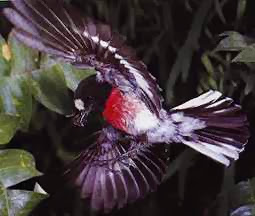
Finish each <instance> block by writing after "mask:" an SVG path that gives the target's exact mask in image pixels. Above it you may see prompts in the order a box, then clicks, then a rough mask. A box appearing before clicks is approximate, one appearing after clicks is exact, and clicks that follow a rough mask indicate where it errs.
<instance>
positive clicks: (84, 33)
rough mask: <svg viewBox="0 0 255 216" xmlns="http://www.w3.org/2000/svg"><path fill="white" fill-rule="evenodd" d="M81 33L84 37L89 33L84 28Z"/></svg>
mask: <svg viewBox="0 0 255 216" xmlns="http://www.w3.org/2000/svg"><path fill="white" fill-rule="evenodd" d="M82 35H83V36H84V37H86V38H88V37H89V33H88V32H87V31H86V30H85V31H84V32H83V33H82Z"/></svg>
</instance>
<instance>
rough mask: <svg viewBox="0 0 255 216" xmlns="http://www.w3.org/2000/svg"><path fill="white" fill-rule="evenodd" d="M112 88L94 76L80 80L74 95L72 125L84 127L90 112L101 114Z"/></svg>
mask: <svg viewBox="0 0 255 216" xmlns="http://www.w3.org/2000/svg"><path fill="white" fill-rule="evenodd" d="M111 90H112V87H111V86H110V85H109V84H107V83H103V82H99V81H98V80H97V78H96V75H93V76H90V77H88V78H86V79H84V80H82V81H81V82H80V83H79V85H78V87H77V89H76V90H75V93H74V107H75V108H74V109H75V110H74V113H73V116H74V117H73V123H74V124H75V125H78V126H84V125H85V124H86V122H87V118H88V116H89V114H90V113H91V112H98V113H102V111H103V109H104V105H105V102H106V100H107V98H108V96H109V95H110V93H111Z"/></svg>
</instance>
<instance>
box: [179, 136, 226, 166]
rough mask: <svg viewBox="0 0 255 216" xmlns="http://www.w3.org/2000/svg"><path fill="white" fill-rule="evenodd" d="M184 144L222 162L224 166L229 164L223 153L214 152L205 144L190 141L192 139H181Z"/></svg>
mask: <svg viewBox="0 0 255 216" xmlns="http://www.w3.org/2000/svg"><path fill="white" fill-rule="evenodd" d="M182 142H183V143H184V144H185V145H187V146H189V147H191V148H193V149H195V150H196V151H198V152H200V153H202V154H204V155H206V156H208V157H210V158H212V159H214V160H216V161H218V162H220V163H222V164H224V165H225V166H229V164H230V161H229V159H227V158H226V157H225V156H224V155H223V154H221V153H217V152H214V151H213V150H211V149H209V148H207V146H205V145H202V144H201V143H200V142H195V141H194V142H192V141H187V140H183V141H182Z"/></svg>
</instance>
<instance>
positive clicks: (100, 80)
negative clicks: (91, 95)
mask: <svg viewBox="0 0 255 216" xmlns="http://www.w3.org/2000/svg"><path fill="white" fill-rule="evenodd" d="M96 80H97V81H98V82H103V81H104V77H103V75H102V74H101V73H100V72H97V75H96Z"/></svg>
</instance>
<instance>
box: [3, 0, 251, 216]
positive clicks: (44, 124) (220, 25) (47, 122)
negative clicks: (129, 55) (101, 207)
mask: <svg viewBox="0 0 255 216" xmlns="http://www.w3.org/2000/svg"><path fill="white" fill-rule="evenodd" d="M69 2H71V4H73V5H75V6H77V7H79V8H80V9H81V10H83V11H84V13H85V14H87V15H89V16H91V17H94V18H96V19H99V20H101V21H105V22H107V23H109V24H111V25H112V26H113V28H114V29H115V30H117V31H119V32H120V33H122V34H123V35H125V36H126V37H127V41H128V44H129V45H131V46H132V47H134V48H135V49H136V50H137V53H138V56H140V57H141V59H143V60H144V61H145V63H146V64H147V65H148V68H149V70H150V72H151V73H152V74H153V75H154V76H155V77H156V78H157V80H158V83H159V84H160V86H161V87H162V88H163V90H164V91H163V94H164V97H166V98H167V102H166V103H165V105H166V106H174V105H177V104H179V103H181V102H184V101H185V100H188V99H190V98H193V97H195V96H197V95H198V94H199V93H201V92H203V91H206V90H208V89H210V88H214V89H219V90H220V91H222V92H223V93H224V94H225V95H228V96H231V97H233V98H234V100H235V101H236V102H237V103H240V104H242V106H243V109H244V111H245V112H246V113H247V115H248V119H249V122H250V130H251V134H253V131H254V123H255V120H254V110H255V104H254V101H255V100H254V87H253V86H255V85H254V84H253V82H252V81H251V82H250V86H249V89H248V90H247V80H255V79H253V78H254V75H253V73H254V71H253V69H252V67H247V66H246V65H244V64H237V63H233V64H231V63H230V59H231V58H233V57H234V56H235V55H236V53H231V54H227V53H225V52H222V53H218V57H219V58H220V60H221V61H218V60H217V59H215V58H213V57H211V56H210V59H211V63H212V66H213V69H214V70H213V73H209V72H208V71H207V70H206V68H205V67H204V65H203V62H202V61H201V57H202V56H203V55H204V54H205V53H207V54H209V55H210V54H211V53H213V49H214V48H215V47H216V46H217V44H218V43H219V40H220V37H219V34H220V33H222V32H225V31H229V30H231V31H238V32H240V33H242V34H244V35H247V36H250V37H255V34H254V33H255V31H254V27H255V21H254V20H255V13H254V11H255V5H254V3H253V1H252V0H249V1H243V2H246V3H247V5H246V7H245V10H244V13H243V14H241V15H240V17H239V15H238V4H239V3H240V2H241V1H238V0H228V1H227V0H225V1H220V0H215V1H214V0H213V1H210V0H204V1H201V0H200V1H199V0H179V1H176V0H168V1H167V0H119V1H117V0H86V1H85V0H71V1H69ZM203 2H208V4H210V2H212V4H211V6H210V7H209V8H210V9H209V10H208V11H206V12H205V16H204V17H203V16H202V15H201V14H199V9H200V8H201V7H202V4H205V3H203ZM0 4H1V7H2V8H3V7H6V6H7V5H8V3H3V2H0ZM218 4H219V5H218ZM220 4H221V5H220ZM195 19H197V20H199V19H200V20H201V21H202V24H201V25H200V24H197V25H194V20H195ZM0 27H1V28H0V33H1V34H2V35H4V36H5V37H7V35H8V33H9V31H10V29H11V26H10V25H9V23H8V22H7V21H6V20H5V19H4V17H3V16H2V14H1V17H0ZM200 27H201V33H199V34H198V36H197V39H198V41H197V42H198V43H197V44H193V45H194V47H191V49H194V52H193V53H192V55H188V53H187V55H184V56H183V57H182V58H184V59H185V60H186V61H189V60H190V61H191V64H190V66H189V67H188V68H187V70H186V75H187V78H186V79H185V78H183V74H181V72H180V70H179V68H178V67H177V68H175V70H173V66H174V65H175V64H176V62H177V59H178V56H179V54H180V51H181V49H182V48H183V46H184V44H185V41H187V40H190V38H189V37H190V34H189V32H190V31H193V32H196V31H198V30H196V28H197V29H199V28H200ZM227 56H230V59H228V57H227ZM179 58H180V57H179ZM220 65H222V68H223V72H222V71H220V70H219V66H220ZM183 73H184V72H183ZM175 77H176V79H175ZM168 80H172V82H171V81H170V83H172V86H170V85H169V81H168ZM94 129H95V128H94V127H93V126H91V127H90V128H86V129H79V128H75V127H73V126H72V124H71V122H70V119H67V118H64V117H63V116H60V115H57V114H55V113H52V112H50V111H48V110H46V108H44V107H42V106H40V105H38V108H37V114H36V116H34V118H33V120H32V123H31V127H30V130H29V132H27V133H18V134H17V135H16V136H15V138H14V139H13V140H12V141H11V143H10V144H9V145H8V148H22V149H26V150H28V151H30V152H31V153H32V154H33V155H34V157H35V159H36V164H37V168H38V169H39V170H40V171H42V172H43V173H44V176H42V177H40V178H38V179H33V180H30V181H27V182H25V183H22V184H20V185H19V186H18V187H19V188H20V187H24V188H26V189H32V187H33V185H34V182H35V181H38V182H39V183H40V185H41V186H42V187H43V188H44V189H45V190H46V191H47V192H48V193H49V194H50V198H49V199H47V200H45V201H44V202H43V203H41V204H40V205H39V206H38V208H37V209H35V211H34V212H33V213H32V215H36V216H39V215H40V216H41V215H42V216H45V215H49V216H51V215H52V216H53V215H54V216H55V215H57V216H67V215H72V216H81V215H89V214H91V215H93V214H94V213H90V211H89V209H88V207H87V203H86V202H85V201H83V200H80V199H79V197H78V196H77V195H76V194H75V191H74V190H73V189H70V188H69V187H67V185H66V184H65V181H64V178H63V177H62V172H63V170H64V167H65V165H66V164H67V163H68V161H70V160H71V159H72V158H73V156H74V155H75V154H76V153H77V152H79V151H80V150H81V149H84V148H85V147H86V145H87V143H90V142H89V141H88V140H84V139H85V138H86V137H87V136H88V135H89V134H91V133H92V131H93V130H94ZM253 139H254V138H253V136H252V137H251V139H250V141H249V143H248V144H247V146H246V149H245V151H244V152H243V153H242V154H241V156H240V159H239V160H238V161H237V162H236V163H235V164H234V165H232V166H231V168H229V169H227V170H226V169H225V168H224V167H223V166H222V165H220V164H217V163H216V162H214V161H212V160H210V159H208V158H206V157H204V156H202V155H199V154H196V155H195V156H194V152H193V151H192V150H190V151H189V152H188V153H187V157H185V158H184V159H183V158H181V155H182V153H183V152H184V151H187V150H186V149H187V148H186V147H185V146H179V145H172V146H171V148H170V155H169V158H170V163H169V164H170V166H169V170H171V164H172V163H174V161H178V159H179V162H180V165H178V167H177V172H173V173H172V175H171V176H170V178H169V179H168V180H167V181H165V182H164V183H163V184H162V185H161V186H160V187H159V189H158V191H157V192H154V193H152V194H150V195H148V196H147V197H146V198H145V199H144V200H140V201H138V202H136V203H134V204H130V205H128V206H127V207H125V208H123V209H121V210H118V211H114V212H112V213H111V214H112V215H139V216H143V215H148V216H150V215H179V216H181V215H196V216H209V215H222V211H221V210H219V209H222V208H224V207H226V208H227V212H228V211H230V210H231V205H230V204H229V200H230V198H228V197H225V195H226V193H225V195H224V192H225V188H226V187H227V186H228V185H231V184H234V183H237V182H239V181H243V180H247V179H248V178H251V177H253V176H254V175H255V170H254V168H255V166H254V162H255V157H254V155H255V146H254V140H253ZM230 189H231V188H230ZM222 194H223V195H222ZM219 200H220V201H219ZM222 200H224V201H222ZM221 201H222V202H221ZM223 212H224V211H223Z"/></svg>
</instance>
